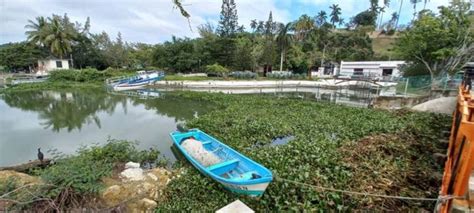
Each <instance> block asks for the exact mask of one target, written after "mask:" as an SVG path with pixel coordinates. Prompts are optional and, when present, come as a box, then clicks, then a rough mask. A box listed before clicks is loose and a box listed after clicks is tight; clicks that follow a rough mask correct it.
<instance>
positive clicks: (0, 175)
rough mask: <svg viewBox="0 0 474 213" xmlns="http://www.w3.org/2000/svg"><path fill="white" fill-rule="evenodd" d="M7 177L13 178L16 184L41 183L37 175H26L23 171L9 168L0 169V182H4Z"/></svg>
mask: <svg viewBox="0 0 474 213" xmlns="http://www.w3.org/2000/svg"><path fill="white" fill-rule="evenodd" d="M8 179H15V181H16V182H17V183H18V185H25V184H41V183H42V181H41V179H40V178H39V177H34V176H30V175H27V174H25V173H21V172H16V171H11V170H5V171H0V183H2V182H6V181H7V180H8Z"/></svg>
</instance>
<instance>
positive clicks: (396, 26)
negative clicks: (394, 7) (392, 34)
mask: <svg viewBox="0 0 474 213" xmlns="http://www.w3.org/2000/svg"><path fill="white" fill-rule="evenodd" d="M402 6H403V0H400V8H399V9H398V17H397V23H395V29H397V28H398V21H399V20H400V14H401V12H402Z"/></svg>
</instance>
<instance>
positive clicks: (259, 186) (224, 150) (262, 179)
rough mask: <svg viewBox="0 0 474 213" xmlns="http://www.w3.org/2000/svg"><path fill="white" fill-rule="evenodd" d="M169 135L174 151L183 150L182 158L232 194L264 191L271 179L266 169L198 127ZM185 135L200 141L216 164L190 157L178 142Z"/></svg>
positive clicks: (187, 137) (255, 193)
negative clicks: (205, 163)
mask: <svg viewBox="0 0 474 213" xmlns="http://www.w3.org/2000/svg"><path fill="white" fill-rule="evenodd" d="M170 135H171V138H172V140H173V142H174V144H175V145H176V147H177V148H178V150H179V151H180V152H181V153H183V155H184V157H186V159H187V160H188V161H189V162H191V164H192V165H193V166H194V167H196V168H197V169H198V170H199V171H200V172H201V173H203V174H204V175H206V176H208V177H210V178H212V179H214V180H215V181H217V182H219V183H221V184H222V185H223V186H224V187H225V188H226V189H228V190H230V191H232V192H234V193H237V194H245V195H250V196H260V195H262V194H263V193H264V192H265V189H266V188H267V186H268V184H269V183H270V182H271V181H272V179H273V176H272V172H271V171H270V170H268V169H267V168H265V167H264V166H262V165H260V164H258V163H256V162H255V161H253V160H251V159H249V158H247V157H245V156H244V155H242V154H240V153H239V152H237V151H235V150H233V149H232V148H230V147H228V146H227V145H225V144H223V143H221V142H220V141H218V140H217V139H215V138H213V137H212V136H210V135H208V134H206V133H204V132H203V131H201V130H198V129H191V130H189V131H187V132H179V131H176V132H172V133H171V134H170ZM189 138H192V139H194V140H197V141H199V142H201V143H202V145H203V147H204V149H206V150H207V151H210V152H212V153H213V154H214V155H216V156H217V157H219V159H220V160H221V161H220V163H217V164H214V165H211V166H208V167H205V166H203V165H202V164H201V163H199V162H198V161H197V160H196V159H194V158H193V157H192V156H191V155H190V154H188V153H187V151H186V150H185V149H184V148H183V147H182V146H181V143H182V142H183V141H184V140H186V139H189Z"/></svg>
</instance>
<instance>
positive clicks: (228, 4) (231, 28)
mask: <svg viewBox="0 0 474 213" xmlns="http://www.w3.org/2000/svg"><path fill="white" fill-rule="evenodd" d="M238 27H239V23H238V17H237V6H236V5H235V2H234V0H222V7H221V16H220V20H219V25H218V27H217V34H219V35H220V36H221V37H229V36H234V34H235V33H236V32H237V29H238Z"/></svg>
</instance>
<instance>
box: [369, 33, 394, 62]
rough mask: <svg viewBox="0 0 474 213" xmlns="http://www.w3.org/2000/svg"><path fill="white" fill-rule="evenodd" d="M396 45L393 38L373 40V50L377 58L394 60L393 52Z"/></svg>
mask: <svg viewBox="0 0 474 213" xmlns="http://www.w3.org/2000/svg"><path fill="white" fill-rule="evenodd" d="M394 43H395V38H392V37H378V38H373V39H372V49H373V50H374V53H375V55H376V56H379V57H380V56H384V57H387V58H390V56H391V58H393V56H394V53H393V52H392V49H393V46H394Z"/></svg>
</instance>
